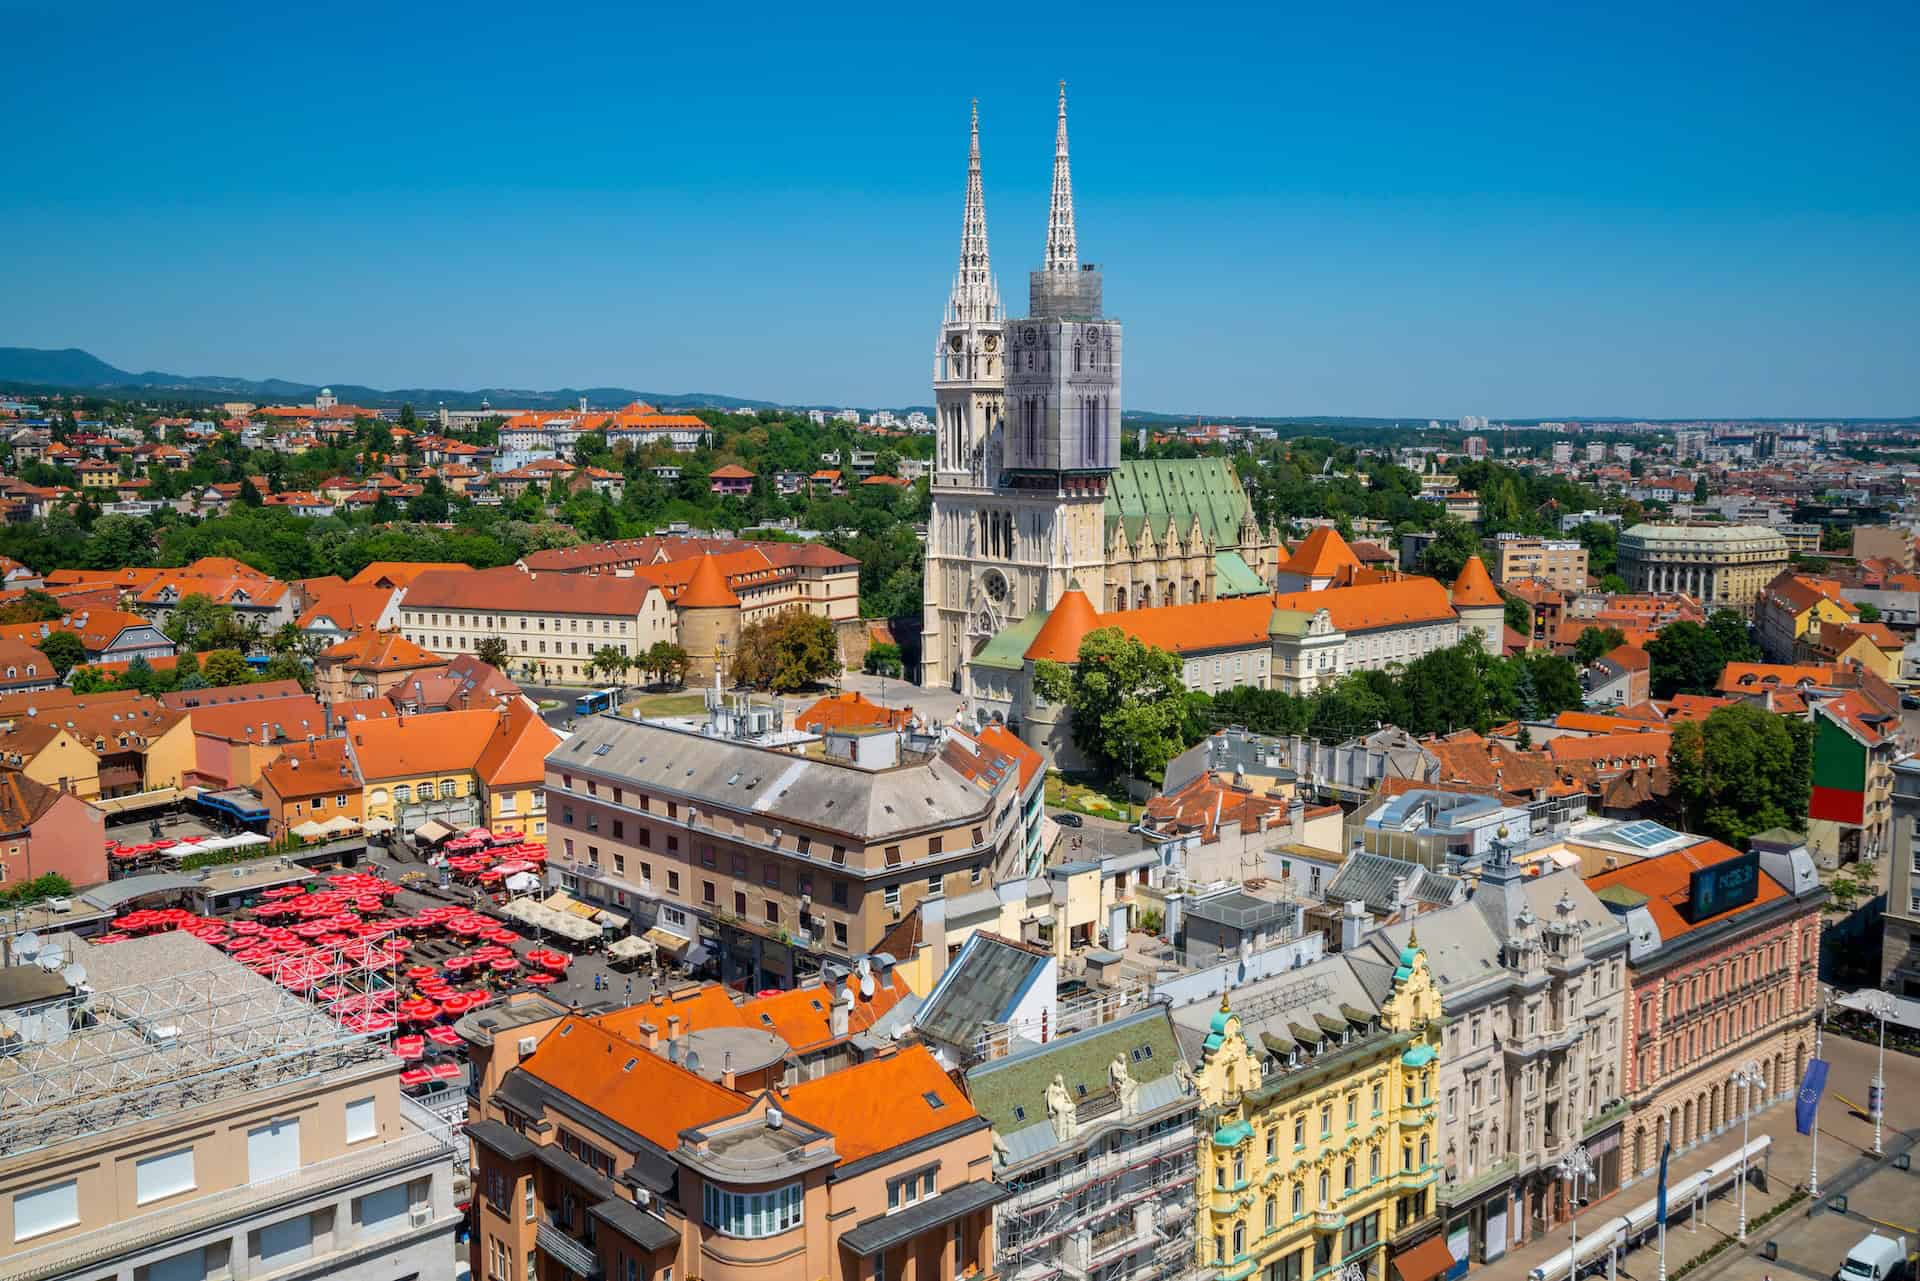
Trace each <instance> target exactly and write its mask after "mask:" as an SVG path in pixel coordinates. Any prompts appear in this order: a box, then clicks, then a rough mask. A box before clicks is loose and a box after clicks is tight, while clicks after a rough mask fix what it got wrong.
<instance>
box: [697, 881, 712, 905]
mask: <svg viewBox="0 0 1920 1281" xmlns="http://www.w3.org/2000/svg"><path fill="white" fill-rule="evenodd" d="M700 901H701V902H702V903H705V904H707V905H709V906H711V905H712V904H713V901H714V898H713V882H712V881H702V882H700Z"/></svg>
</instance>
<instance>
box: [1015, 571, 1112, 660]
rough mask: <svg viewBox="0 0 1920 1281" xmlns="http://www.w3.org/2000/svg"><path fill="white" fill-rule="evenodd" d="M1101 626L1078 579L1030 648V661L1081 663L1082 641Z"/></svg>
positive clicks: (1028, 653) (1044, 624)
mask: <svg viewBox="0 0 1920 1281" xmlns="http://www.w3.org/2000/svg"><path fill="white" fill-rule="evenodd" d="M1099 625H1100V615H1099V614H1098V613H1097V612H1095V610H1094V608H1093V602H1092V601H1090V600H1088V599H1087V594H1086V593H1085V592H1083V591H1081V590H1080V580H1079V579H1077V578H1076V579H1074V580H1073V581H1072V582H1070V583H1068V584H1067V590H1066V592H1065V593H1064V594H1063V595H1062V596H1061V597H1060V599H1059V601H1058V602H1056V603H1055V604H1054V607H1053V612H1052V613H1050V614H1048V615H1047V621H1046V622H1044V623H1042V624H1041V625H1040V633H1039V635H1037V636H1035V637H1034V638H1033V643H1032V644H1031V645H1029V646H1027V657H1028V658H1032V659H1041V658H1050V659H1052V660H1053V661H1054V662H1056V663H1077V662H1079V661H1080V642H1081V640H1082V639H1083V638H1084V637H1085V636H1086V634H1087V633H1088V632H1090V631H1092V630H1093V629H1094V628H1096V627H1098V626H1099Z"/></svg>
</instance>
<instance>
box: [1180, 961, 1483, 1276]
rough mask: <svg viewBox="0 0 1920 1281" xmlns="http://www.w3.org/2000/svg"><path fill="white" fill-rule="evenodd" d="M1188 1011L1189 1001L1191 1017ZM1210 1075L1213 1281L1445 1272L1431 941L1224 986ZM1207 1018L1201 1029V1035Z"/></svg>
mask: <svg viewBox="0 0 1920 1281" xmlns="http://www.w3.org/2000/svg"><path fill="white" fill-rule="evenodd" d="M1175 1017H1176V1020H1178V1019H1179V1014H1178V1013H1176V1015H1175ZM1195 1019H1196V1020H1197V1019H1206V1020H1207V1022H1206V1024H1205V1034H1204V1039H1203V1040H1202V1041H1201V1057H1200V1065H1199V1067H1198V1068H1197V1069H1196V1070H1195V1072H1194V1079H1195V1082H1196V1085H1197V1087H1198V1091H1199V1094H1200V1098H1201V1100H1202V1104H1203V1109H1204V1110H1203V1112H1202V1125H1201V1139H1200V1154H1199V1180H1200V1184H1199V1195H1198V1197H1197V1202H1198V1211H1197V1213H1198V1216H1199V1225H1198V1237H1197V1241H1198V1249H1199V1263H1200V1267H1201V1272H1202V1274H1203V1275H1204V1276H1206V1277H1207V1278H1209V1281H1317V1279H1319V1278H1334V1279H1336V1281H1391V1278H1390V1274H1389V1271H1388V1268H1389V1265H1391V1267H1392V1273H1391V1277H1392V1278H1398V1281H1436V1279H1437V1278H1439V1277H1442V1276H1444V1275H1445V1274H1446V1272H1447V1271H1448V1270H1449V1268H1450V1267H1451V1266H1452V1258H1451V1257H1450V1256H1449V1254H1448V1252H1447V1248H1446V1243H1445V1241H1444V1239H1443V1238H1442V1237H1441V1236H1440V1235H1439V1220H1438V1218H1437V1216H1436V1203H1435V1198H1434V1185H1435V1182H1436V1180H1437V1179H1438V1177H1439V1174H1440V1153H1439V1151H1438V1146H1439V1143H1438V1135H1437V1132H1436V1128H1435V1123H1436V1120H1437V1117H1436V1107H1435V1101H1434V1096H1435V1093H1436V1081H1437V1079H1438V1075H1439V1058H1440V1027H1441V1022H1442V1017H1441V1013H1440V994H1439V992H1438V990H1437V989H1436V988H1435V987H1434V984H1433V976H1432V975H1431V973H1429V971H1428V969H1427V959H1426V954H1425V953H1424V952H1423V951H1421V949H1420V947H1419V945H1418V942H1417V941H1412V942H1409V944H1408V946H1407V947H1406V948H1404V949H1402V951H1401V952H1400V954H1399V958H1398V964H1397V965H1394V966H1391V967H1390V966H1387V965H1384V964H1380V963H1377V962H1376V961H1374V960H1371V959H1367V958H1357V957H1349V956H1347V955H1344V954H1343V955H1337V956H1331V957H1328V958H1326V959H1324V960H1322V961H1318V962H1316V963H1314V964H1312V965H1309V966H1306V967H1303V968H1301V969H1298V970H1293V971H1290V972H1289V973H1287V974H1285V975H1283V976H1280V977H1278V978H1275V979H1270V980H1267V981H1265V982H1261V983H1254V984H1248V985H1247V986H1244V987H1241V988H1239V989H1237V990H1236V991H1235V992H1234V993H1233V995H1232V1004H1229V1001H1228V998H1226V997H1222V999H1221V1003H1220V1009H1219V1011H1218V1012H1217V1013H1213V1014H1212V1015H1211V1017H1210V1018H1208V1016H1207V1014H1206V1013H1205V1012H1204V1011H1200V1012H1198V1013H1197V1014H1196V1015H1195ZM1200 1031H1201V1029H1200V1028H1199V1027H1197V1026H1195V1027H1192V1028H1190V1033H1191V1034H1198V1033H1199V1032H1200Z"/></svg>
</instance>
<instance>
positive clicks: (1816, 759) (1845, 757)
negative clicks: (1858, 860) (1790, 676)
mask: <svg viewBox="0 0 1920 1281" xmlns="http://www.w3.org/2000/svg"><path fill="white" fill-rule="evenodd" d="M1866 804H1867V748H1866V745H1865V744H1864V743H1862V742H1860V740H1859V739H1857V738H1855V737H1854V736H1853V735H1851V734H1849V733H1847V731H1846V730H1844V729H1842V728H1841V727H1840V726H1839V725H1836V724H1834V722H1833V721H1832V720H1830V719H1829V718H1827V717H1825V716H1822V715H1820V714H1819V713H1818V712H1817V711H1816V712H1815V713H1814V717H1813V795H1812V797H1811V798H1810V801H1809V803H1808V805H1807V812H1808V813H1809V814H1810V815H1811V816H1812V817H1814V818H1818V819H1825V820H1828V821H1830V822H1834V823H1854V824H1858V823H1859V822H1860V821H1861V820H1862V819H1863V818H1864V817H1865V815H1866Z"/></svg>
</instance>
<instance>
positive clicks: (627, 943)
mask: <svg viewBox="0 0 1920 1281" xmlns="http://www.w3.org/2000/svg"><path fill="white" fill-rule="evenodd" d="M652 955H653V944H651V943H649V942H647V941H646V940H645V939H643V938H640V937H638V936H636V935H632V934H629V935H627V936H626V937H625V938H619V939H615V940H614V941H613V942H612V943H611V944H609V945H608V946H607V956H608V957H609V958H611V959H613V960H616V961H638V960H640V959H641V958H642V957H648V956H652Z"/></svg>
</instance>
